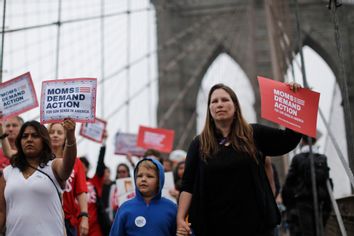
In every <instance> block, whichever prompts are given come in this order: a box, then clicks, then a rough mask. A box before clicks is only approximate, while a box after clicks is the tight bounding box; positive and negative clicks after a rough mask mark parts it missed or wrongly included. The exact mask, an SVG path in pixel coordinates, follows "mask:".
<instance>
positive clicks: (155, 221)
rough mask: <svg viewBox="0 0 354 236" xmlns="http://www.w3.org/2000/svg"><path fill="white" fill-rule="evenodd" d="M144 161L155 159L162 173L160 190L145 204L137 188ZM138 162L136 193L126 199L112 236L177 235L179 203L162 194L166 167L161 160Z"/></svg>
mask: <svg viewBox="0 0 354 236" xmlns="http://www.w3.org/2000/svg"><path fill="white" fill-rule="evenodd" d="M143 160H149V161H152V162H153V163H154V164H155V165H156V166H157V170H158V174H159V191H158V193H157V195H156V196H155V197H154V198H153V199H152V200H151V202H150V203H149V204H146V202H145V201H144V199H143V197H142V195H141V193H140V191H139V190H138V188H137V187H136V170H137V168H138V167H139V165H140V163H141V162H142V161H143ZM143 160H141V161H139V162H138V164H137V165H136V167H135V171H134V181H135V193H136V196H135V197H134V198H133V199H131V200H128V201H126V202H124V203H123V204H122V205H121V206H120V208H119V210H118V211H117V213H116V215H115V218H114V222H113V225H112V228H111V232H110V234H109V235H110V236H137V235H139V236H148V235H151V236H169V235H171V236H172V235H173V236H174V235H176V227H177V225H176V215H177V206H176V204H175V203H173V202H172V201H170V200H168V199H166V198H164V197H161V191H162V188H163V185H164V182H165V174H164V170H163V166H162V165H161V164H160V162H159V161H157V160H153V159H149V158H145V159H143Z"/></svg>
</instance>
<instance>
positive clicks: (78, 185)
mask: <svg viewBox="0 0 354 236" xmlns="http://www.w3.org/2000/svg"><path fill="white" fill-rule="evenodd" d="M80 193H87V185H86V176H85V170H84V167H83V165H82V163H81V161H80V159H78V158H76V160H75V164H74V169H73V171H72V172H71V175H70V177H69V178H68V179H67V180H66V186H65V190H64V194H63V209H64V213H65V219H68V220H69V221H70V224H71V225H72V226H78V225H79V219H77V217H78V215H79V214H80V207H79V204H78V202H77V200H76V197H77V196H78V195H79V194H80Z"/></svg>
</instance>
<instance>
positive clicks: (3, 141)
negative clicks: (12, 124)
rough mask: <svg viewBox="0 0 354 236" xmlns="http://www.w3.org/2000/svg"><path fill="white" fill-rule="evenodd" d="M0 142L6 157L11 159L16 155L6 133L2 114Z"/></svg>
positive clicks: (0, 116) (0, 115)
mask: <svg viewBox="0 0 354 236" xmlns="http://www.w3.org/2000/svg"><path fill="white" fill-rule="evenodd" d="M0 119H1V121H0V140H1V147H2V151H3V153H4V155H5V156H6V157H7V158H9V159H11V157H12V156H13V155H15V154H16V153H17V152H16V151H15V150H13V149H12V148H11V145H10V142H9V140H8V138H7V135H8V134H5V133H4V128H3V126H4V122H3V121H2V113H1V112H0Z"/></svg>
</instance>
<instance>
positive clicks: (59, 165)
mask: <svg viewBox="0 0 354 236" xmlns="http://www.w3.org/2000/svg"><path fill="white" fill-rule="evenodd" d="M62 125H63V127H64V129H65V131H66V141H65V147H64V155H63V158H62V159H60V158H57V159H55V163H53V170H54V172H55V174H56V177H59V179H60V180H61V181H65V180H67V179H68V178H69V177H70V175H71V172H72V170H73V168H74V164H75V160H76V156H77V148H76V138H75V126H76V124H75V121H74V120H73V119H71V118H65V119H64V121H63V123H62Z"/></svg>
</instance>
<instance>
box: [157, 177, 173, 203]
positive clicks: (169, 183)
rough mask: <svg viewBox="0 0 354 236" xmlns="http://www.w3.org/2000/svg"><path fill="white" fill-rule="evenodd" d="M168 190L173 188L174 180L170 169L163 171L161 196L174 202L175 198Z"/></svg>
mask: <svg viewBox="0 0 354 236" xmlns="http://www.w3.org/2000/svg"><path fill="white" fill-rule="evenodd" d="M170 190H175V182H174V178H173V173H172V171H169V172H165V184H164V185H163V189H162V194H161V195H162V196H163V197H165V198H167V199H170V200H171V201H173V202H174V203H176V198H175V197H173V196H172V195H171V194H170Z"/></svg>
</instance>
